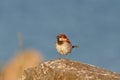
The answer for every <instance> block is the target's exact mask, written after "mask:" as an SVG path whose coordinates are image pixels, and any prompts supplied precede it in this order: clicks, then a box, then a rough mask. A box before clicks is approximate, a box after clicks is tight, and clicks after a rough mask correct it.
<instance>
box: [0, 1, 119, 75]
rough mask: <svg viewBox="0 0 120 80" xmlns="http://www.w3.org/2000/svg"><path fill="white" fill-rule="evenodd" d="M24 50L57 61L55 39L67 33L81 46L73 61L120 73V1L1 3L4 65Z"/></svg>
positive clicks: (0, 39)
mask: <svg viewBox="0 0 120 80" xmlns="http://www.w3.org/2000/svg"><path fill="white" fill-rule="evenodd" d="M18 32H21V33H22V36H23V47H24V48H25V49H27V48H34V49H37V50H38V51H41V52H43V53H44V58H45V59H46V60H50V59H56V58H57V57H58V53H57V51H56V49H55V39H56V35H57V34H58V33H65V34H67V36H68V37H69V38H70V40H71V42H72V43H73V44H75V45H78V46H79V48H78V49H74V50H73V52H72V53H71V54H70V55H69V56H68V57H69V59H72V60H76V61H79V62H84V63H88V64H92V65H96V66H99V67H101V68H105V69H108V70H112V71H115V72H119V73H120V0H1V1H0V63H1V64H4V63H5V62H7V61H8V60H9V59H10V58H11V57H12V56H13V55H15V54H16V52H17V51H18V50H19V49H18V35H17V34H18Z"/></svg>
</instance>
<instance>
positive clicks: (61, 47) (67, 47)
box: [56, 34, 78, 55]
mask: <svg viewBox="0 0 120 80" xmlns="http://www.w3.org/2000/svg"><path fill="white" fill-rule="evenodd" d="M77 47H78V46H73V45H72V44H71V42H70V40H69V39H68V37H67V36H66V35H65V34H58V35H57V36H56V49H57V51H58V53H60V54H61V55H68V54H69V53H71V51H72V49H73V48H77Z"/></svg>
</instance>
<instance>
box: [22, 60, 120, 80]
mask: <svg viewBox="0 0 120 80" xmlns="http://www.w3.org/2000/svg"><path fill="white" fill-rule="evenodd" d="M21 80H120V74H118V73H115V72H112V71H108V70H105V69H101V68H98V67H95V66H93V65H89V64H84V63H81V62H76V61H72V60H69V59H58V60H49V61H46V62H42V63H40V64H39V65H37V66H35V67H32V68H29V69H26V70H25V71H24V74H23V75H22V77H21Z"/></svg>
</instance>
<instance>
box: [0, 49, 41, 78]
mask: <svg viewBox="0 0 120 80" xmlns="http://www.w3.org/2000/svg"><path fill="white" fill-rule="evenodd" d="M42 58H43V57H42V55H41V53H39V52H37V51H36V50H33V49H29V50H24V51H21V52H19V53H18V55H17V56H15V57H13V58H12V60H11V61H9V63H8V64H7V65H6V66H5V67H4V69H3V70H2V77H1V78H2V79H0V80H18V77H20V75H21V74H22V73H23V70H24V69H25V68H29V67H32V66H35V65H37V64H38V63H40V61H42Z"/></svg>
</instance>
